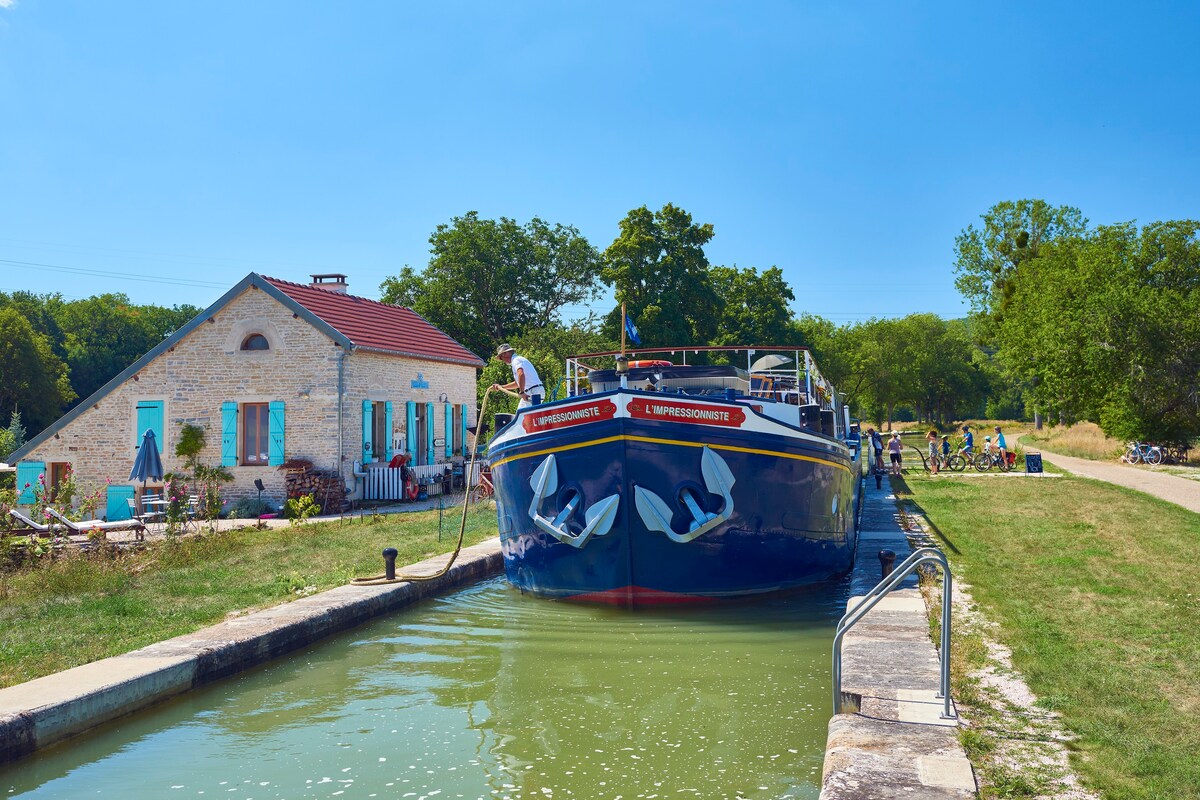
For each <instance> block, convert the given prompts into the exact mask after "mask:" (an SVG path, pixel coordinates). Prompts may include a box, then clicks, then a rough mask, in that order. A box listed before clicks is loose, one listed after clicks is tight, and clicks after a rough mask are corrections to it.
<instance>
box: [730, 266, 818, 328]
mask: <svg viewBox="0 0 1200 800" xmlns="http://www.w3.org/2000/svg"><path fill="white" fill-rule="evenodd" d="M708 274H709V278H710V280H711V281H712V287H713V291H715V292H716V293H717V296H719V297H720V298H721V303H722V305H723V306H724V313H722V314H721V317H720V319H719V320H718V324H717V332H716V335H715V336H714V337H713V338H712V340H711V342H710V344H714V345H738V344H798V343H799V342H800V338H799V335H798V334H799V332H798V331H797V330H796V328H795V327H793V326H792V325H791V321H792V312H791V310H790V309H789V308H788V302H789V301H792V300H795V299H796V296H795V295H794V294H793V293H792V287H790V286H788V284H787V281H785V280H784V279H783V270H781V269H779V268H778V267H771V268H770V269H768V270H767V271H766V272H763V273H762V274H761V275H760V274H759V273H758V270H756V269H754V268H753V267H747V268H745V269H738V268H737V266H732V267H710V268H709V270H708Z"/></svg>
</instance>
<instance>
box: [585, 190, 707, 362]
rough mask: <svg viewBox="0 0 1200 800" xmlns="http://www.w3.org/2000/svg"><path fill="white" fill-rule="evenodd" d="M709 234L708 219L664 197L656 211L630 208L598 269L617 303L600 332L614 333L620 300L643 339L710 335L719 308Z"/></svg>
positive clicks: (671, 341)
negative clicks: (701, 219) (702, 221)
mask: <svg viewBox="0 0 1200 800" xmlns="http://www.w3.org/2000/svg"><path fill="white" fill-rule="evenodd" d="M712 237H713V226H712V225H711V224H709V223H705V224H703V225H698V224H695V223H693V222H692V216H691V214H688V213H687V212H686V211H684V210H683V209H682V208H678V207H676V206H673V205H671V204H670V203H667V204H666V205H665V206H663V207H662V209H661V210H659V211H650V210H649V209H648V208H646V207H645V206H642V207H641V208H635V209H633V210H632V211H630V212H629V213H628V214H627V215H626V216H625V218H624V219H623V220H621V232H620V235H618V236H617V238H616V239H615V240H614V241H613V243H612V244H611V245H609V247H608V249H607V250H605V251H604V257H603V267H602V268H601V270H600V277H601V278H602V279H603V281H604V283H605V284H607V285H608V286H611V287H613V289H614V294H615V296H616V300H617V303H618V307H617V308H615V309H613V311H612V312H611V313H610V314H608V316H607V317H606V318H605V325H604V332H605V334H607V335H608V336H609V337H611V338H614V339H620V337H621V309H620V307H619V304H620V303H625V304H626V306H627V311H628V313H629V314H630V315H631V316H632V317H633V318H634V320H635V321H636V324H637V327H638V332H639V334H640V338H641V340H642V343H643V345H646V346H670V345H676V344H680V345H682V344H706V343H708V342H710V341H712V339H713V337H714V336H716V334H717V331H718V321H719V320H720V319H721V314H722V312H723V306H722V298H721V296H720V295H719V294H718V292H717V291H716V289H715V288H714V287H713V281H712V278H711V276H710V274H709V264H708V256H706V255H705V254H704V245H706V244H708V242H709V241H711V240H712Z"/></svg>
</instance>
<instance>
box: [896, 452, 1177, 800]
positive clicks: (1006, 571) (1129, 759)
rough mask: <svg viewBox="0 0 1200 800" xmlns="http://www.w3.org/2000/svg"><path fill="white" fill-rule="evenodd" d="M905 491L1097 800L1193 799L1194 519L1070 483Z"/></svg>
mask: <svg viewBox="0 0 1200 800" xmlns="http://www.w3.org/2000/svg"><path fill="white" fill-rule="evenodd" d="M903 496H904V497H905V499H908V500H909V501H911V502H912V503H914V504H915V505H916V506H917V507H919V509H920V510H921V511H922V512H923V513H924V514H925V515H926V516H927V518H928V520H929V522H930V523H931V524H932V526H933V528H934V533H935V536H937V537H940V539H941V544H942V546H943V548H944V550H945V552H946V554H947V555H948V556H949V558H950V561H951V564H952V566H953V567H954V569H955V571H956V576H961V578H962V579H963V580H965V581H966V582H967V583H969V584H971V586H972V587H973V588H972V592H973V594H974V597H975V600H976V602H977V603H979V605H980V606H981V607H982V609H983V612H984V613H985V615H986V616H987V617H988V618H989V619H991V620H992V621H993V622H995V623H998V625H999V629H998V630H997V631H996V638H998V639H1000V640H1001V641H1002V642H1004V643H1005V644H1007V645H1008V646H1009V647H1011V648H1012V651H1013V661H1014V664H1015V666H1016V668H1017V669H1018V670H1020V671H1021V672H1022V673H1023V674H1024V676H1025V678H1026V680H1027V682H1028V684H1029V686H1030V688H1031V689H1033V691H1034V692H1035V693H1036V694H1037V695H1038V696H1039V698H1040V703H1041V704H1042V705H1044V706H1045V707H1046V708H1049V709H1052V710H1054V711H1057V712H1058V713H1060V714H1061V715H1062V717H1063V721H1064V722H1065V724H1066V726H1067V727H1068V729H1069V730H1071V731H1072V732H1073V733H1074V734H1075V735H1076V736H1077V737H1078V739H1077V741H1076V742H1074V744H1073V748H1074V750H1075V754H1074V756H1073V760H1074V762H1075V765H1076V767H1077V769H1078V770H1079V772H1080V774H1081V775H1082V776H1083V778H1084V780H1085V781H1086V782H1087V783H1088V784H1089V785H1090V786H1092V787H1093V788H1095V789H1098V790H1099V791H1100V792H1101V793H1102V794H1103V796H1104V797H1105V798H1122V799H1123V798H1164V799H1165V798H1172V799H1176V798H1200V558H1197V553H1198V545H1200V515H1198V514H1195V513H1192V512H1189V511H1187V510H1185V509H1182V508H1180V507H1178V506H1175V505H1172V504H1170V503H1165V502H1161V501H1158V500H1155V499H1153V498H1149V497H1147V496H1146V495H1143V494H1140V493H1137V492H1133V491H1130V490H1126V489H1122V488H1119V487H1115V486H1111V485H1109V484H1104V483H1100V482H1097V481H1091V480H1088V479H1084V478H1075V477H1070V476H1067V477H1063V478H1055V479H1053V480H1036V479H1030V480H1026V479H1021V480H984V481H979V480H975V481H970V480H934V479H931V478H928V477H925V476H914V477H912V478H910V479H909V480H908V481H907V489H906V491H905V494H904V495H903ZM967 650H968V651H969V650H970V647H969V646H968V648H967ZM955 681H956V695H958V694H960V692H961V693H965V694H966V695H968V696H969V694H970V686H969V681H967V680H966V679H965V677H964V676H963V675H962V674H958V675H956V676H955ZM998 796H1023V795H1021V794H1020V793H1014V794H1012V795H998Z"/></svg>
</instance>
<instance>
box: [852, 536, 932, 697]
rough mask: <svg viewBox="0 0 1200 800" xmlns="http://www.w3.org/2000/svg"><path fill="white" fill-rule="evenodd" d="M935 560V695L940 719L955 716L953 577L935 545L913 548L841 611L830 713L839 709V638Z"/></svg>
mask: <svg viewBox="0 0 1200 800" xmlns="http://www.w3.org/2000/svg"><path fill="white" fill-rule="evenodd" d="M930 561H933V562H936V563H938V564H939V565H941V567H942V648H941V661H942V664H941V667H942V670H941V673H942V674H941V678H942V688H941V691H940V692H939V693H938V694H937V695H935V696H936V697H940V698H942V701H943V708H942V719H954V718H955V715H954V714H953V713H951V711H950V604H951V597H952V594H951V591H952V590H953V586H954V579H953V577H952V576H951V575H950V563H949V562H948V561H947V560H946V556H945V554H944V553H942V551H940V550H938V549H937V548H936V547H922V548H921V549H919V550H915V551H913V553H912V555H910V556H909V557H908V558H906V559H904V561H903V563H901V564H900V565H899V566H897V567H896V568H895V569H894V570H892V572H890V573H889V574H888V576H887V577H886V578H884V579H883V580H881V581H880V582H879V583H877V584H876V585H875V588H873V589H872V590H871V591H869V592H867V594H866V595H864V596H863V598H862V601H861V602H860V603H859V604H858V605H856V606H855V607H854V608H853V609H852V610H850V611H847V612H846V613H845V614H844V615H842V618H841V620H839V621H838V624H837V632H836V633H835V634H834V637H833V713H834V714H840V713H842V639H843V637H845V635H846V633H847V632H848V631H849V630H850V629H851V628H853V627H854V626H855V625H856V624H857V623H858V622H859V620H861V619H862V618H863V617H865V616H866V615H867V612H869V611H870V610H871V609H872V608H874V607H875V606H876V605H877V604H878V603H879V601H880V600H882V599H883V598H884V596H885V595H886V594H887V593H888V592H890V591H892V590H893V589H895V588H896V586H897V585H898V584H899V583H900V582H901V581H903V580H904V579H905V578H907V577H908V576H909V575H910V574H912V573H913V572H914V571H915V570H916V569H917V567H919V566H921V565H922V564H924V563H927V562H930Z"/></svg>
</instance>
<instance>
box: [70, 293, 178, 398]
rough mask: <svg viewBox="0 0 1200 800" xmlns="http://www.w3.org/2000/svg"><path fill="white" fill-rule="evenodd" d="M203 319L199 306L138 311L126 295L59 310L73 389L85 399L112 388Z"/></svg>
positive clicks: (102, 297) (99, 297)
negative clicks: (164, 344)
mask: <svg viewBox="0 0 1200 800" xmlns="http://www.w3.org/2000/svg"><path fill="white" fill-rule="evenodd" d="M198 313H199V309H197V308H195V307H194V306H176V307H175V308H172V309H168V308H162V307H160V306H138V305H134V304H133V303H130V302H129V298H128V297H127V296H125V295H123V294H103V295H97V296H94V297H89V298H87V299H85V300H76V301H72V302H70V303H62V304H60V305H58V306H57V307H56V308H55V310H54V317H55V321H56V323H57V324H58V326H59V327H60V329H61V330H64V331H68V333H67V334H66V336H65V340H64V349H65V352H66V361H67V365H68V367H70V374H71V386H72V388H73V389H74V391H75V394H76V395H77V396H78V397H79V398H81V399H82V398H86V397H88V396H89V395H91V394H92V392H94V391H96V390H97V389H99V388H100V387H101V386H103V385H104V384H106V383H108V381H109V380H111V379H112V378H113V377H114V376H115V375H117V373H119V372H120V371H121V370H123V369H125V368H126V367H128V366H129V365H130V364H132V363H133V362H134V361H136V360H137V359H138V358H140V357H141V356H143V355H145V354H146V353H147V352H149V351H150V350H152V349H153V348H154V347H155V346H156V345H158V343H159V342H161V341H162V340H163V339H164V338H165V337H166V336H168V335H169V334H170V333H171V332H172V331H174V330H175V329H177V328H179V327H181V326H182V325H184V324H185V323H186V322H187V321H188V320H189V319H191V318H192V317H194V316H195V315H196V314H198Z"/></svg>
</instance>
